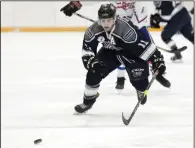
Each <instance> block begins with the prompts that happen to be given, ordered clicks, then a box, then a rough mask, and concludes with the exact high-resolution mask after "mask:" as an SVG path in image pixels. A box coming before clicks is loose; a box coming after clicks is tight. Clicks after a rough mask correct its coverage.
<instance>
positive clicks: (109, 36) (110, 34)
mask: <svg viewBox="0 0 195 148" xmlns="http://www.w3.org/2000/svg"><path fill="white" fill-rule="evenodd" d="M114 30H115V23H114V24H113V26H112V29H111V31H110V33H108V32H107V31H105V32H106V36H107V38H108V39H109V40H111V37H112V33H113V32H114Z"/></svg>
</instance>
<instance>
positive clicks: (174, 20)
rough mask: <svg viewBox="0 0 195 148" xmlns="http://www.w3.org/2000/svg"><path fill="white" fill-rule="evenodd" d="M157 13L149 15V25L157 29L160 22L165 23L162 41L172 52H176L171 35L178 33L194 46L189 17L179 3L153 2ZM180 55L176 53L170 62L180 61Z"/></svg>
mask: <svg viewBox="0 0 195 148" xmlns="http://www.w3.org/2000/svg"><path fill="white" fill-rule="evenodd" d="M154 5H155V7H156V9H157V11H158V13H156V14H154V15H151V17H150V24H151V26H152V27H159V23H160V22H166V23H167V24H166V25H165V27H164V29H163V31H162V33H161V38H162V40H163V41H164V42H165V43H166V44H167V45H168V46H169V47H170V48H171V49H172V50H173V51H176V50H178V48H177V46H176V44H175V42H174V41H173V40H172V37H173V35H175V34H176V33H177V32H180V33H181V34H182V35H183V36H184V37H185V38H187V39H188V40H189V41H190V42H192V43H193V44H194V31H193V27H192V24H191V17H190V15H189V12H188V11H187V9H186V8H185V7H184V6H183V5H182V2H181V1H154ZM181 59H182V55H181V53H180V52H176V53H175V55H174V56H173V57H171V60H172V61H176V60H181Z"/></svg>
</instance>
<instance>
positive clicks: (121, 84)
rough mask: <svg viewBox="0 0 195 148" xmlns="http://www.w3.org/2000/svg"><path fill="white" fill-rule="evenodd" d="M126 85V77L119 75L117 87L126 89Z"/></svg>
mask: <svg viewBox="0 0 195 148" xmlns="http://www.w3.org/2000/svg"><path fill="white" fill-rule="evenodd" d="M124 85H125V78H124V77H118V78H117V82H116V87H115V88H116V89H124Z"/></svg>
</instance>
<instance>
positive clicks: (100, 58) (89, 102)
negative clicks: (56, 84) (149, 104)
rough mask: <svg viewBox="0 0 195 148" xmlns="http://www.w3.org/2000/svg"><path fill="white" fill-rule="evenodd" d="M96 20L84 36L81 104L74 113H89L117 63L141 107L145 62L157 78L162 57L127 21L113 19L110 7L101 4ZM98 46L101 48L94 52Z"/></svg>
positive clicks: (145, 80) (145, 69)
mask: <svg viewBox="0 0 195 148" xmlns="http://www.w3.org/2000/svg"><path fill="white" fill-rule="evenodd" d="M98 18H99V19H98V21H97V22H95V23H93V24H92V25H91V26H90V27H89V28H88V29H87V31H86V32H85V34H84V39H83V47H82V49H83V55H82V61H83V64H84V66H85V68H86V69H87V70H88V72H87V74H86V84H85V90H84V96H83V103H82V104H79V105H76V106H75V110H76V111H77V112H78V113H83V112H85V111H87V110H89V109H90V108H91V107H92V106H93V104H94V103H95V102H96V99H97V98H98V96H99V93H98V88H99V86H100V82H101V81H102V79H104V78H105V77H106V76H107V75H108V74H109V73H111V72H112V71H113V70H115V69H116V68H117V67H118V66H119V65H121V64H123V65H125V68H126V71H127V73H128V76H129V79H130V82H131V84H132V85H133V87H134V88H135V89H136V91H137V96H138V99H139V100H141V104H142V105H143V104H145V103H146V101H147V96H145V97H143V92H144V90H145V89H146V87H147V85H148V83H149V81H148V76H149V66H148V65H149V64H148V61H149V60H150V61H151V63H152V69H153V71H154V72H155V71H156V70H158V75H162V74H163V73H164V71H165V69H166V66H165V63H164V58H163V55H162V54H161V53H160V51H158V50H157V49H156V46H155V45H154V44H153V42H151V40H149V39H148V38H146V37H145V36H144V35H143V34H142V33H141V32H140V30H139V29H138V28H137V27H136V26H134V25H133V24H132V23H131V21H129V20H128V19H121V18H116V7H115V6H114V5H112V4H105V5H104V4H103V5H101V7H100V8H99V10H98ZM98 43H102V44H103V47H102V48H101V49H100V50H99V51H98V52H97V46H98Z"/></svg>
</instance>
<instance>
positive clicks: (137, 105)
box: [122, 70, 158, 125]
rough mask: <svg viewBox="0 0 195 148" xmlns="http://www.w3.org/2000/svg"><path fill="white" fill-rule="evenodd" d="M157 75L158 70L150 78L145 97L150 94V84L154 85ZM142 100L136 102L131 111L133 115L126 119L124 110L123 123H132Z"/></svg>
mask: <svg viewBox="0 0 195 148" xmlns="http://www.w3.org/2000/svg"><path fill="white" fill-rule="evenodd" d="M157 75H158V70H157V71H156V72H155V73H154V74H153V76H152V79H151V80H150V82H149V84H148V86H147V88H146V90H145V91H144V94H143V97H145V96H146V95H147V94H148V91H149V88H150V86H151V85H152V83H153V82H154V80H155V79H156V76H157ZM143 97H142V98H143ZM141 101H142V100H139V101H138V102H137V104H136V106H135V108H134V110H133V112H132V113H131V115H130V116H129V118H128V119H125V117H124V115H123V112H122V120H123V123H124V124H125V125H128V124H129V123H130V121H131V119H132V118H133V116H134V114H135V112H136V111H137V109H138V107H139V105H140V103H141Z"/></svg>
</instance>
